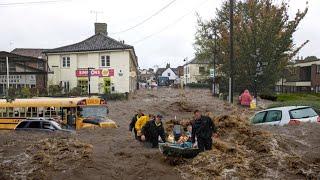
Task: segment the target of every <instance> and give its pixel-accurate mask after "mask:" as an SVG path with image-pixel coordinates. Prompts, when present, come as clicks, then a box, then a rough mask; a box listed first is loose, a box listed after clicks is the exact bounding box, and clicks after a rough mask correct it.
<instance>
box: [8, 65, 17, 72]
mask: <svg viewBox="0 0 320 180" xmlns="http://www.w3.org/2000/svg"><path fill="white" fill-rule="evenodd" d="M9 72H16V65H15V64H12V63H11V64H10V63H9Z"/></svg>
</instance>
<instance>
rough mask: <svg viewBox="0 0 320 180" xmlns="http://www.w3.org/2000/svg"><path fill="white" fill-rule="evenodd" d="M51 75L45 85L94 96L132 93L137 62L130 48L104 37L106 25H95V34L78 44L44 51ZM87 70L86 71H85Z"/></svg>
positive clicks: (135, 84) (136, 73) (131, 47)
mask: <svg viewBox="0 0 320 180" xmlns="http://www.w3.org/2000/svg"><path fill="white" fill-rule="evenodd" d="M44 53H45V54H46V55H47V57H48V64H49V68H50V70H51V71H52V72H53V74H50V75H49V79H48V84H49V85H61V86H62V87H63V88H64V91H65V92H68V91H70V90H71V89H72V88H74V87H81V88H82V90H83V91H84V92H87V91H88V87H89V78H88V74H89V72H90V90H91V93H94V94H104V93H116V92H117V93H125V92H133V91H135V90H136V88H137V83H138V79H137V75H138V59H137V56H136V53H135V50H134V47H133V46H130V45H127V44H125V43H124V41H117V40H114V39H112V38H110V37H109V36H108V32H107V24H105V23H95V34H94V35H93V36H91V37H89V38H88V39H85V40H83V41H81V42H78V43H75V44H71V45H67V46H63V47H59V48H55V49H50V50H46V51H44ZM88 68H90V69H89V71H88Z"/></svg>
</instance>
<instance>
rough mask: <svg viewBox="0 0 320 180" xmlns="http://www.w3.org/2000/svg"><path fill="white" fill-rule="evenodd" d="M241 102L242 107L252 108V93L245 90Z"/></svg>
mask: <svg viewBox="0 0 320 180" xmlns="http://www.w3.org/2000/svg"><path fill="white" fill-rule="evenodd" d="M239 100H240V104H241V105H242V106H248V107H250V103H251V101H252V96H251V95H250V92H249V90H248V89H246V90H244V92H243V93H242V94H241V96H240V98H239Z"/></svg>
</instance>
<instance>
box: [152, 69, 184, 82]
mask: <svg viewBox="0 0 320 180" xmlns="http://www.w3.org/2000/svg"><path fill="white" fill-rule="evenodd" d="M181 69H182V67H180V68H179V67H178V68H171V67H170V64H167V66H166V68H158V69H157V71H156V79H157V81H158V85H159V86H169V85H171V84H174V83H176V82H179V80H180V76H181V74H182V76H183V72H182V70H181Z"/></svg>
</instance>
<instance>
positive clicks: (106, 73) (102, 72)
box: [76, 69, 114, 77]
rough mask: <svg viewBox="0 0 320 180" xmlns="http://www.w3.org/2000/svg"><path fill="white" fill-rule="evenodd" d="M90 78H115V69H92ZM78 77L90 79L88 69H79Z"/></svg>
mask: <svg viewBox="0 0 320 180" xmlns="http://www.w3.org/2000/svg"><path fill="white" fill-rule="evenodd" d="M90 72H91V73H90V76H99V77H112V76H114V69H92V70H90ZM76 76H77V77H88V69H78V70H76Z"/></svg>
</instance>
